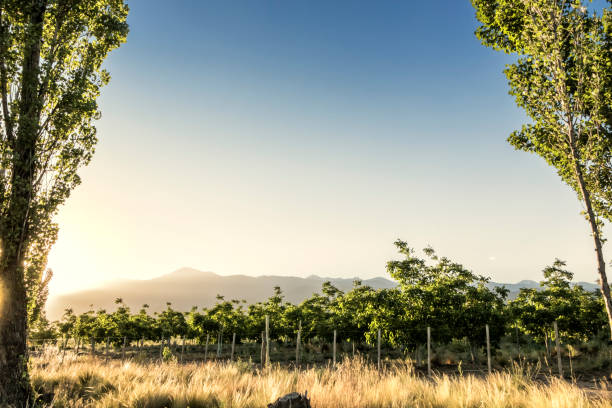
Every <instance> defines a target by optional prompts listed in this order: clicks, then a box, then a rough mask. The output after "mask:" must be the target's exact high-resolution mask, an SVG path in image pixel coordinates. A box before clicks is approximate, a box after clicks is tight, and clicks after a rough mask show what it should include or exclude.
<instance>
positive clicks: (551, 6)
mask: <svg viewBox="0 0 612 408" xmlns="http://www.w3.org/2000/svg"><path fill="white" fill-rule="evenodd" d="M610 1H611V0H608V3H610ZM472 4H473V5H474V7H475V8H476V10H477V14H476V16H477V18H478V20H479V21H480V22H481V23H482V26H481V27H479V28H478V29H477V31H476V35H477V36H478V38H479V39H480V40H481V41H482V43H483V44H484V45H485V46H488V47H492V48H494V49H496V50H502V51H505V52H506V53H509V54H516V55H517V56H518V59H517V61H516V62H515V63H514V64H510V65H508V66H507V68H506V70H505V74H506V77H507V78H508V83H509V85H510V94H511V95H513V96H514V97H515V99H516V103H517V105H518V106H520V107H521V108H523V109H524V110H525V112H526V113H527V115H528V116H529V117H530V118H531V123H529V124H526V125H524V126H523V127H522V129H521V130H519V131H516V132H514V133H512V134H511V135H510V137H509V138H508V141H509V142H510V143H511V144H512V145H513V146H514V147H515V148H516V149H519V150H524V151H527V152H532V153H536V154H537V155H539V156H541V157H542V158H544V160H546V162H547V163H548V164H550V165H551V166H553V167H555V169H556V170H557V173H558V174H559V176H560V177H561V179H562V180H563V181H564V182H565V183H566V184H567V185H569V186H570V187H571V188H572V189H573V190H574V191H575V192H576V194H577V195H578V198H579V199H580V201H581V202H582V204H583V206H584V215H585V217H586V220H587V221H588V223H589V227H590V230H591V235H592V237H593V242H594V247H595V254H596V260H597V271H598V274H599V283H600V287H601V293H602V296H603V299H604V304H605V308H606V312H607V315H608V321H609V323H610V334H611V338H612V300H611V298H610V286H609V283H608V278H607V275H606V263H605V260H604V255H603V248H602V246H603V243H604V241H605V240H604V238H603V236H602V226H603V221H604V220H608V221H612V9H611V8H607V9H603V10H600V11H599V12H598V13H595V12H592V13H591V12H590V11H589V9H588V7H587V6H588V5H589V3H584V2H583V1H581V0H571V1H570V0H472ZM610 4H612V3H610Z"/></svg>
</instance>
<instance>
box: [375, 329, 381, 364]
mask: <svg viewBox="0 0 612 408" xmlns="http://www.w3.org/2000/svg"><path fill="white" fill-rule="evenodd" d="M377 349H378V353H377V355H378V358H377V359H376V361H377V366H378V370H379V371H380V329H378V347H377Z"/></svg>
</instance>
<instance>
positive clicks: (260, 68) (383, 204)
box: [49, 0, 597, 296]
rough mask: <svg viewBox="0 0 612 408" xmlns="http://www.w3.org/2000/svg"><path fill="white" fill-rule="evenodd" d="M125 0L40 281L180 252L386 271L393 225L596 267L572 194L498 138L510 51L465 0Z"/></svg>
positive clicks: (423, 236)
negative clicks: (118, 41) (500, 47)
mask: <svg viewBox="0 0 612 408" xmlns="http://www.w3.org/2000/svg"><path fill="white" fill-rule="evenodd" d="M130 8H131V12H130V16H129V18H128V22H129V24H130V34H129V37H128V41H127V43H126V44H125V45H124V46H122V47H121V48H120V49H119V50H117V51H116V52H114V53H113V54H112V55H111V56H110V57H109V58H108V61H107V62H106V66H107V68H108V69H109V71H110V72H111V75H112V80H111V82H110V85H109V86H107V87H106V88H105V89H103V91H102V97H101V98H100V109H101V111H102V114H103V115H102V119H101V120H100V121H99V122H98V124H97V127H98V136H99V139H100V141H99V144H98V147H97V152H96V154H95V156H94V158H93V161H92V163H91V165H90V166H89V167H87V168H86V169H84V170H83V171H82V172H81V176H82V179H83V184H82V185H81V186H79V187H78V188H77V189H76V190H75V191H74V192H73V194H72V196H71V197H70V199H69V200H68V202H67V204H66V206H65V207H63V208H62V209H61V211H60V213H59V216H58V218H57V221H58V223H59V226H60V233H59V240H58V242H57V243H56V245H55V246H54V248H53V249H52V252H51V254H50V258H49V267H51V268H52V269H53V270H54V274H55V275H54V279H53V280H52V282H51V286H50V290H51V295H52V296H54V295H57V294H59V293H65V292H71V291H74V290H79V289H82V288H88V287H93V286H97V285H99V284H101V283H102V282H108V281H112V280H114V279H118V278H128V279H147V278H151V277H154V276H160V275H163V274H166V273H169V272H171V271H173V270H175V269H177V267H180V265H189V266H190V267H193V268H195V269H198V270H209V271H212V272H214V273H217V274H219V275H235V274H244V275H250V276H258V275H263V274H267V275H280V276H304V277H305V276H308V275H312V274H314V275H319V276H325V277H353V276H359V277H360V278H362V279H368V278H372V277H379V276H380V277H386V276H385V275H386V274H385V263H386V262H387V261H388V260H391V259H394V258H397V257H398V255H397V253H396V251H395V248H394V246H393V242H394V241H395V240H396V239H398V238H401V239H403V240H405V241H407V242H408V243H409V244H410V246H412V247H414V248H417V249H421V248H424V247H426V246H428V245H431V246H433V247H434V248H435V249H436V250H437V251H438V253H439V254H441V255H444V256H448V257H450V258H451V259H453V260H455V261H457V262H460V263H462V264H464V265H465V266H466V267H467V268H469V269H472V270H473V271H474V272H476V273H478V274H481V275H485V276H488V277H491V279H492V280H494V281H497V282H519V281H521V280H524V279H531V280H539V279H540V278H541V270H542V268H543V267H544V266H545V265H548V264H550V263H552V262H553V260H554V259H555V258H556V257H558V258H561V259H564V260H566V261H567V266H568V269H569V270H571V271H573V272H575V280H577V281H586V282H593V281H595V279H596V278H597V274H596V265H595V256H594V253H593V250H592V241H591V238H590V236H589V229H588V225H587V223H586V222H585V221H584V219H583V218H582V216H581V215H580V214H579V213H580V211H581V206H580V203H579V202H578V200H577V198H576V196H575V194H574V193H573V192H572V191H571V189H570V188H569V187H567V186H566V185H565V184H563V183H562V182H561V180H560V179H559V177H558V176H557V175H556V174H555V171H554V170H553V169H552V168H551V167H549V166H548V165H547V164H546V163H545V162H544V161H543V160H542V159H540V158H539V157H536V156H534V155H528V154H526V153H522V152H516V151H514V150H513V148H512V147H511V146H509V145H508V143H507V142H506V141H505V139H506V137H507V136H508V135H509V134H510V133H511V132H512V131H513V130H515V129H518V128H520V127H521V125H522V124H523V123H525V121H526V119H525V116H524V114H523V113H522V112H521V111H520V110H519V109H518V108H517V107H516V106H515V104H514V101H513V99H512V98H511V97H510V96H508V94H507V85H506V80H505V78H504V76H503V74H502V70H503V67H504V64H506V63H508V62H510V61H511V60H510V59H509V57H507V56H504V55H501V54H500V53H496V52H494V51H492V50H489V49H486V48H485V47H482V46H481V45H480V43H479V42H478V40H477V39H476V38H475V37H474V35H473V32H474V29H475V28H476V25H477V23H476V20H475V18H474V10H473V8H472V6H471V5H470V4H469V2H456V1H452V0H446V1H442V2H430V3H420V4H418V5H415V4H409V3H397V2H393V1H383V2H377V3H376V4H374V3H368V2H360V1H351V2H348V1H346V2H345V1H338V2H322V1H313V2H307V3H301V4H297V3H292V4H289V3H286V2H282V1H271V2H269V3H266V4H263V5H262V4H260V3H255V2H231V3H229V2H222V1H210V2H205V3H200V2H196V1H185V2H180V3H176V4H174V5H173V7H167V3H166V2H161V1H146V2H145V1H134V2H131V3H130ZM436 22H438V24H437V25H436Z"/></svg>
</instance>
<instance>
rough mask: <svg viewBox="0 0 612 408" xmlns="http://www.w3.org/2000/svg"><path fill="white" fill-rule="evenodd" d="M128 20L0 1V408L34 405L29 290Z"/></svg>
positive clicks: (103, 10)
mask: <svg viewBox="0 0 612 408" xmlns="http://www.w3.org/2000/svg"><path fill="white" fill-rule="evenodd" d="M127 13H128V8H127V6H126V5H125V4H124V1H123V0H4V1H2V2H0V102H1V103H0V169H1V170H0V406H7V405H8V406H14V407H23V406H32V403H33V401H32V391H31V388H30V379H29V376H28V369H27V364H28V354H27V348H26V336H27V332H28V331H27V318H28V311H27V307H28V303H30V300H31V298H32V294H31V293H29V290H30V289H32V288H34V287H37V286H39V283H40V282H41V277H40V273H41V272H42V271H43V270H44V265H43V263H44V262H45V259H46V254H47V253H48V250H49V248H50V247H51V245H52V244H53V242H54V241H55V236H56V232H57V227H56V225H55V224H54V223H53V216H54V215H55V214H56V212H57V210H58V207H59V206H60V205H61V204H62V203H63V202H64V201H65V200H66V199H67V197H68V196H69V194H70V191H71V190H72V189H73V188H74V187H75V186H76V185H77V184H79V181H80V180H79V177H78V175H77V171H78V169H79V168H80V167H82V166H84V165H86V164H87V163H88V162H89V161H90V159H91V157H92V155H93V151H94V145H95V143H96V131H95V127H94V125H93V122H94V120H96V119H98V118H99V116H100V112H99V110H98V106H97V103H96V99H97V97H98V95H99V93H100V88H101V87H102V86H103V85H104V84H106V83H107V82H108V81H109V74H108V72H106V71H105V70H103V69H102V68H101V65H102V62H103V61H104V59H105V58H106V56H107V54H108V53H109V52H110V51H111V50H113V49H114V48H116V47H118V46H119V45H120V44H121V43H122V42H124V41H125V38H126V35H127V32H128V26H127V24H126V18H127ZM32 265H34V267H32ZM34 296H36V291H34Z"/></svg>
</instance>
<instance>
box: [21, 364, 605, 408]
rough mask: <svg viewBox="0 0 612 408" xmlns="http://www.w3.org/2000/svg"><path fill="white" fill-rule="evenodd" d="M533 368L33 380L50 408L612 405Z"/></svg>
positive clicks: (133, 367) (193, 369) (173, 371)
mask: <svg viewBox="0 0 612 408" xmlns="http://www.w3.org/2000/svg"><path fill="white" fill-rule="evenodd" d="M533 374H534V373H533V372H532V371H530V370H529V369H527V370H526V369H524V368H520V367H514V369H511V370H508V371H505V372H499V373H495V374H493V375H491V376H488V377H484V376H483V377H476V376H471V375H452V376H448V375H441V376H437V377H434V378H433V379H427V378H424V377H423V376H419V375H416V374H415V372H414V370H413V369H412V367H411V366H410V364H406V363H395V364H393V365H391V366H390V367H388V368H386V369H385V370H384V371H383V372H378V371H377V370H376V368H375V367H373V366H372V365H368V364H366V363H364V362H363V361H362V360H359V359H356V360H348V359H347V360H345V361H344V362H342V363H340V364H339V365H338V366H337V367H336V368H331V367H318V368H310V369H306V370H300V371H295V370H292V369H290V368H283V367H279V366H272V367H270V368H268V369H266V370H264V371H261V370H259V369H257V368H256V367H255V366H253V365H251V364H249V363H246V362H238V363H233V364H232V363H215V362H208V363H187V364H177V363H172V362H171V363H152V362H137V361H134V360H132V361H125V362H122V361H120V360H110V361H104V360H103V359H98V358H93V357H82V356H81V357H79V358H78V359H77V358H75V357H71V358H70V357H68V356H66V359H65V360H64V361H63V362H61V360H60V358H59V357H58V356H40V357H36V358H33V359H32V382H33V384H34V387H35V388H36V391H37V392H38V393H39V394H40V397H39V399H40V401H41V402H42V403H43V406H46V407H74V408H80V407H109V408H110V407H117V408H119V407H134V408H136V407H141V408H145V407H150V408H162V407H168V408H170V407H174V408H186V407H191V408H208V407H228V408H229V407H231V408H259V407H262V408H263V407H266V405H267V404H268V403H269V402H271V401H273V400H275V399H276V398H278V397H279V396H282V395H284V394H286V393H289V392H292V391H299V392H304V391H308V395H309V396H310V397H311V402H312V406H313V408H332V407H333V408H349V407H351V408H353V407H363V408H365V407H371V408H374V407H376V408H383V407H389V408H391V407H394V408H395V407H398V408H399V407H411V408H412V407H423V408H425V407H427V408H437V407H439V408H442V407H444V408H471V407H473V408H488V407H496V408H499V407H508V408H510V407H512V408H517V407H534V408H536V407H542V408H544V407H554V408H612V399H611V398H610V394H609V392H608V391H607V388H606V387H607V384H606V383H605V382H604V383H600V384H599V389H593V390H585V389H582V388H580V387H578V386H577V385H576V384H572V383H571V382H566V381H561V380H557V379H555V378H549V380H547V381H541V380H537V381H536V380H534V379H533Z"/></svg>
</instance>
